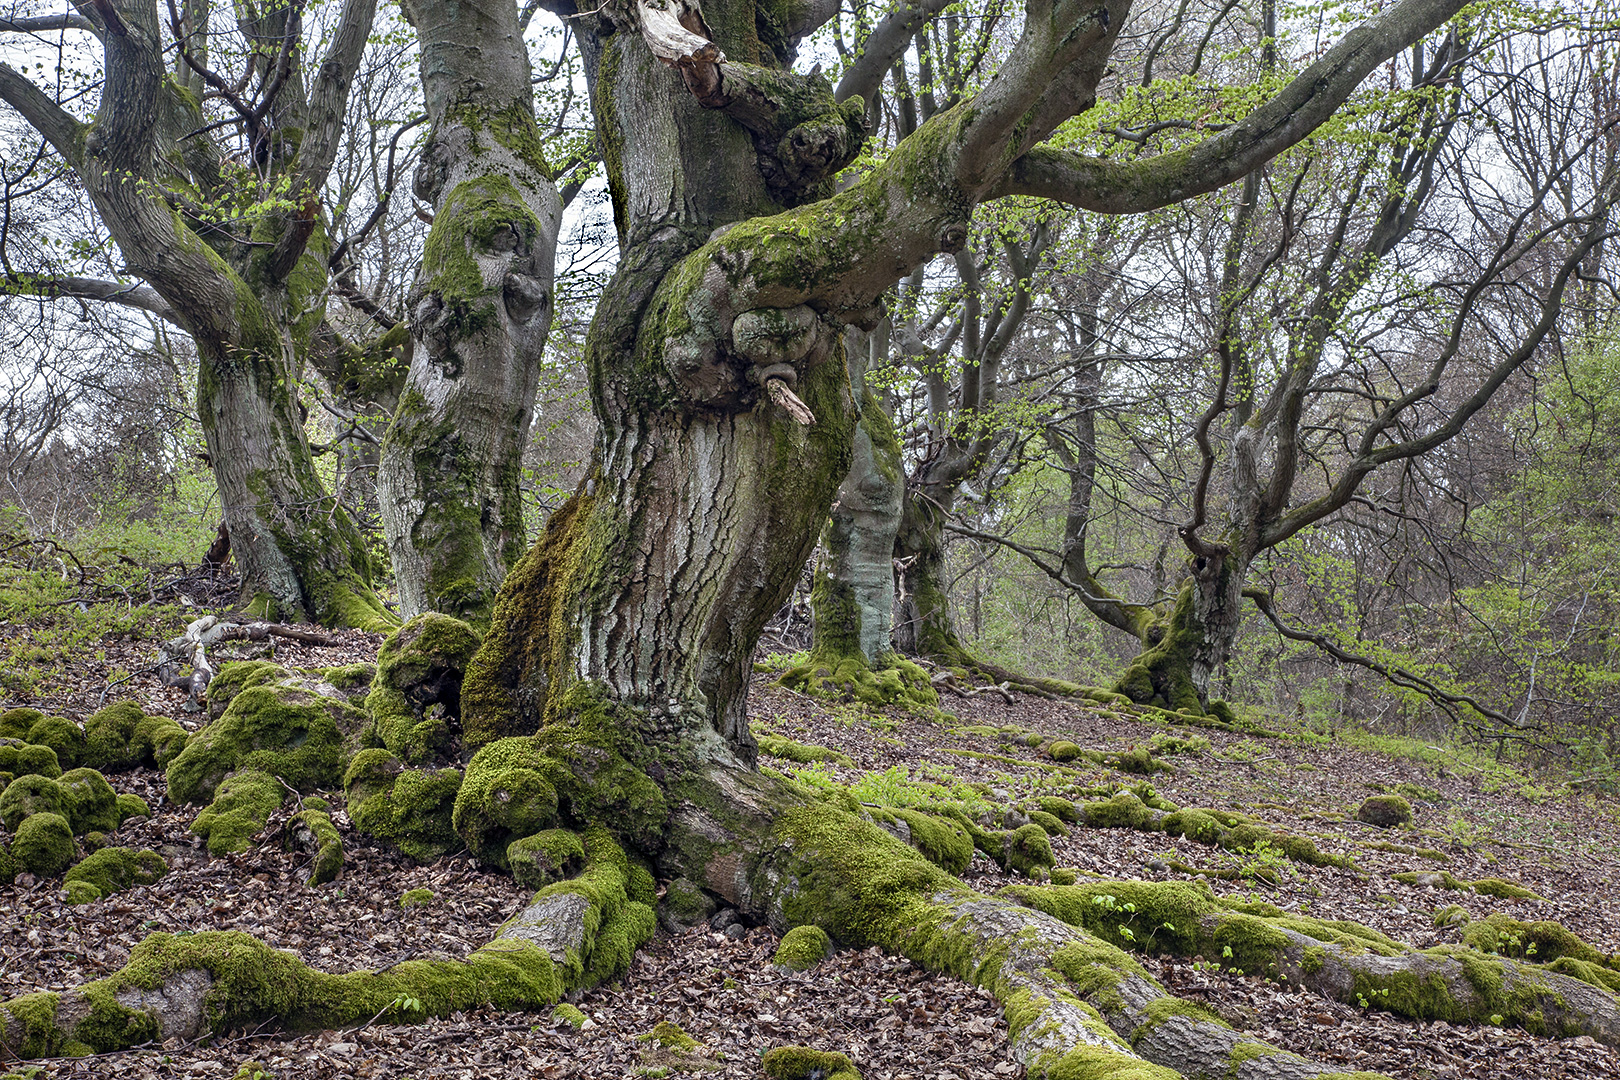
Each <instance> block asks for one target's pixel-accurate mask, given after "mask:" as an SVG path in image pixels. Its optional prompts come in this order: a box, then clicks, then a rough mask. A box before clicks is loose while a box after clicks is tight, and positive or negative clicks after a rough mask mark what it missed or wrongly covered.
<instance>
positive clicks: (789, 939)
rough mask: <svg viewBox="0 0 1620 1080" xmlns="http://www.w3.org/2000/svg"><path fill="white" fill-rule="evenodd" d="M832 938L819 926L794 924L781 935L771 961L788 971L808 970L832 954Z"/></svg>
mask: <svg viewBox="0 0 1620 1080" xmlns="http://www.w3.org/2000/svg"><path fill="white" fill-rule="evenodd" d="M832 949H833V944H832V938H830V937H828V936H827V931H825V930H823V929H822V928H821V927H819V926H795V927H794V928H793V929H791V930H789V931H788V932H787V933H786V934H784V935H782V943H781V944H780V945H778V946H777V947H776V956H775V957H774V958H773V959H772V961H771V962H772V963H773V964H775V965H776V966H777V967H779V968H785V969H786V970H788V971H809V970H810V969H811V968H813V967H815V966H816V965H817V964H819V963H821V962H822V961H823V960H825V959H827V957H828V956H830V955H832Z"/></svg>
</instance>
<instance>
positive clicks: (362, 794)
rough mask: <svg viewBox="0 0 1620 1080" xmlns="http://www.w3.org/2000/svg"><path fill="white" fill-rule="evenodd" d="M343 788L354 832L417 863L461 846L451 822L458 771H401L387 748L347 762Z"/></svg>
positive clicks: (366, 753) (458, 848)
mask: <svg viewBox="0 0 1620 1080" xmlns="http://www.w3.org/2000/svg"><path fill="white" fill-rule="evenodd" d="M343 789H344V793H345V795H346V796H347V798H348V801H349V820H350V821H352V822H353V823H354V827H355V828H357V829H359V830H360V831H361V832H363V833H366V834H367V835H369V836H375V837H376V838H377V839H379V840H383V841H386V842H387V843H390V844H392V845H394V846H395V847H397V848H398V849H399V850H400V851H402V852H404V853H405V854H406V855H408V856H409V857H410V858H412V859H414V860H415V861H417V862H419V863H429V862H432V861H433V860H435V859H437V858H439V857H441V856H443V855H448V854H449V853H451V852H453V851H460V850H461V848H462V847H463V846H464V845H463V843H462V840H461V837H460V836H458V835H457V834H456V830H455V827H454V826H453V824H452V813H453V811H454V808H455V803H456V796H457V794H458V793H459V792H460V791H461V773H460V771H459V770H456V769H407V768H405V766H404V763H403V762H401V761H400V760H399V759H398V758H397V757H395V756H394V755H393V754H391V753H389V752H388V751H387V750H383V749H380V748H378V749H371V750H362V751H360V752H359V753H358V754H356V755H355V756H354V760H353V761H352V762H350V763H349V770H348V772H347V773H345V774H344V777H343Z"/></svg>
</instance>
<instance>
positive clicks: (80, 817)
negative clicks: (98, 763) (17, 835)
mask: <svg viewBox="0 0 1620 1080" xmlns="http://www.w3.org/2000/svg"><path fill="white" fill-rule="evenodd" d="M132 798H133V797H132ZM144 811H145V803H142V802H141V801H140V800H139V799H134V801H127V800H126V801H125V802H124V803H123V804H122V805H120V803H119V801H118V796H117V794H116V793H115V792H114V791H113V789H112V786H111V785H110V784H108V783H107V778H106V777H104V776H102V775H101V774H100V773H99V772H96V770H94V769H83V768H81V769H69V770H68V771H67V772H65V773H63V774H62V775H61V776H59V777H57V778H56V779H55V780H52V779H49V778H48V777H44V776H38V775H32V776H19V777H17V779H15V780H13V781H12V782H11V783H9V784H7V785H6V789H5V791H3V792H0V824H4V825H5V827H6V828H8V829H10V830H11V831H12V832H16V831H17V829H18V828H19V827H20V826H21V825H22V823H23V822H24V821H26V820H27V819H28V818H29V817H31V816H33V815H35V814H41V813H50V814H58V815H60V816H62V817H63V818H65V819H67V821H68V823H69V825H70V826H71V827H72V830H73V832H74V833H75V834H78V833H88V832H112V831H113V830H114V829H116V828H118V826H119V825H120V824H121V823H122V822H123V820H124V818H126V817H131V816H133V815H134V813H136V812H144Z"/></svg>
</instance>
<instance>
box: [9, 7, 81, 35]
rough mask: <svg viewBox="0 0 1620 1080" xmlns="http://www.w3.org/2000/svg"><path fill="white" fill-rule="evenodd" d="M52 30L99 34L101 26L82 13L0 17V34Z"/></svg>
mask: <svg viewBox="0 0 1620 1080" xmlns="http://www.w3.org/2000/svg"><path fill="white" fill-rule="evenodd" d="M52 30H83V31H85V32H86V33H90V34H95V35H96V36H97V37H100V36H101V28H100V27H98V26H96V24H95V23H93V22H91V21H90V20H89V19H87V18H85V17H84V16H83V15H74V14H68V13H64V14H61V15H41V16H38V17H36V18H32V19H0V34H3V33H13V34H45V33H49V32H50V31H52Z"/></svg>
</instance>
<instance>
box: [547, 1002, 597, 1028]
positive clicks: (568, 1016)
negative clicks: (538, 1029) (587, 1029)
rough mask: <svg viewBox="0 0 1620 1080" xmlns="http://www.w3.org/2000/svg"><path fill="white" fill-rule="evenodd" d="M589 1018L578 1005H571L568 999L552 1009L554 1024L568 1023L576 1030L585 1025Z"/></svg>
mask: <svg viewBox="0 0 1620 1080" xmlns="http://www.w3.org/2000/svg"><path fill="white" fill-rule="evenodd" d="M587 1019H588V1017H586V1015H585V1014H584V1013H582V1012H580V1011H579V1009H578V1007H577V1006H574V1005H570V1004H568V1002H566V1001H565V1002H563V1003H562V1004H561V1005H558V1006H557V1007H556V1008H555V1009H552V1010H551V1022H552V1023H553V1024H567V1025H568V1026H569V1027H571V1028H573V1029H574V1030H575V1031H578V1030H579V1029H580V1028H582V1027H584V1026H585V1021H586V1020H587Z"/></svg>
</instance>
